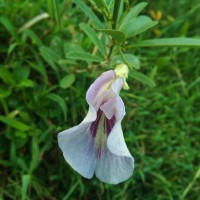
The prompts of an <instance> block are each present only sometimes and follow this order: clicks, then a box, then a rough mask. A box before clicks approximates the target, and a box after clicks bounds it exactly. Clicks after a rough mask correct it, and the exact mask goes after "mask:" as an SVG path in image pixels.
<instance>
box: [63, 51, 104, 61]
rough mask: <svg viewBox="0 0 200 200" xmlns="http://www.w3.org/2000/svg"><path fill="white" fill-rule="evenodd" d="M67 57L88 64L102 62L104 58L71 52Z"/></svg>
mask: <svg viewBox="0 0 200 200" xmlns="http://www.w3.org/2000/svg"><path fill="white" fill-rule="evenodd" d="M66 57H67V58H69V59H75V60H84V61H88V62H101V61H102V58H101V57H99V56H93V55H91V54H90V53H87V52H78V51H76V52H69V53H67V54H66Z"/></svg>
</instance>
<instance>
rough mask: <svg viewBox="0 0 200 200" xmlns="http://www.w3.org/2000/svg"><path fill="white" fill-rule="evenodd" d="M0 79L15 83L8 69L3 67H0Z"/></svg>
mask: <svg viewBox="0 0 200 200" xmlns="http://www.w3.org/2000/svg"><path fill="white" fill-rule="evenodd" d="M0 79H2V80H3V82H4V83H7V84H11V85H13V84H15V81H14V79H13V76H12V74H11V73H10V71H9V70H8V69H6V68H3V67H0Z"/></svg>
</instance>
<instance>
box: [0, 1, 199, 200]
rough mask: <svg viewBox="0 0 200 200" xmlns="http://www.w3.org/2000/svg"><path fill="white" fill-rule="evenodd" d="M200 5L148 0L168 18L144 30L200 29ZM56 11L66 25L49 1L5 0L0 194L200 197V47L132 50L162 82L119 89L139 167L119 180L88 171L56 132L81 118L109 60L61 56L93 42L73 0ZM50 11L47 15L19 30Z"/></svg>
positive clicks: (174, 33) (114, 199) (0, 53)
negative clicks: (65, 152) (79, 167)
mask: <svg viewBox="0 0 200 200" xmlns="http://www.w3.org/2000/svg"><path fill="white" fill-rule="evenodd" d="M199 9H200V3H199V1H197V0H191V1H186V0H177V1H172V0H169V1H150V2H149V5H148V6H147V8H146V9H145V11H144V12H145V13H146V14H150V13H152V11H154V12H156V11H158V10H160V11H161V12H162V17H161V19H160V20H159V25H157V26H156V28H154V29H153V30H150V31H148V32H146V33H144V34H142V35H140V36H139V38H138V39H142V38H144V39H149V38H160V37H199V35H200V28H199V22H200V13H199ZM58 10H59V18H60V22H61V30H60V28H59V24H58V23H57V19H56V16H55V10H54V5H53V3H52V1H50V0H49V1H46V0H38V1H31V0H24V1H21V0H15V1H13V0H0V24H1V25H0V200H4V199H5V200H7V199H16V200H18V199H23V200H25V199H30V200H32V199H38V200H39V199H41V200H43V199H44V200H46V199H47V200H56V199H63V200H66V199H72V200H76V199H83V200H91V199H108V200H118V199H119V200H121V199H122V200H132V199H135V200H143V199H144V200H146V199H147V200H155V199H159V200H168V199H170V200H173V199H175V200H176V199H189V200H198V199H200V180H199V177H200V165H199V164H200V153H199V152H200V151H199V150H200V136H199V134H200V114H199V111H200V65H199V63H200V49H198V48H196V49H190V48H164V47H163V48H141V49H140V48H138V49H129V52H131V53H133V54H135V55H136V56H138V57H139V58H140V61H141V71H142V72H143V73H145V74H146V75H148V76H150V77H151V78H152V79H153V80H154V81H155V82H156V85H157V86H156V87H155V88H150V87H148V86H146V85H142V84H141V83H140V82H138V81H135V80H132V79H131V78H129V79H128V83H129V87H130V90H128V91H122V92H121V96H122V98H123V100H124V102H125V106H126V113H127V114H126V117H125V119H124V120H123V122H122V126H123V130H124V136H125V140H126V143H127V145H128V147H129V150H130V152H131V154H132V155H133V156H134V158H135V171H134V174H133V176H132V177H131V178H130V179H129V180H128V181H126V182H124V183H121V184H119V185H109V184H104V183H101V182H100V181H99V180H97V179H96V178H93V179H92V180H87V179H84V178H82V177H81V176H80V175H79V174H77V173H76V172H75V171H74V170H73V169H71V168H70V166H69V165H68V164H67V163H66V162H65V161H64V159H63V156H62V154H61V151H60V150H59V148H58V144H57V133H58V132H59V131H61V130H63V129H67V128H69V127H71V126H74V125H77V124H78V123H79V122H81V120H82V119H83V118H84V116H85V114H86V112H87V108H88V105H87V104H86V100H85V93H86V91H87V89H88V87H89V85H90V84H91V83H92V82H93V81H94V80H95V78H96V77H97V76H99V75H100V74H101V73H102V72H103V71H105V70H108V69H109V68H108V67H106V66H104V67H100V66H97V65H95V66H93V65H88V64H87V63H85V62H82V61H81V62H80V61H73V60H69V61H68V62H66V63H60V62H59V60H60V59H62V58H63V57H64V55H63V50H64V52H67V51H68V50H69V49H77V48H80V46H81V47H82V48H83V49H85V50H87V51H91V50H92V49H93V48H94V46H93V44H92V43H91V41H90V39H89V38H87V36H86V35H85V34H84V33H83V32H82V31H81V29H80V27H79V23H81V22H85V23H87V22H88V18H87V17H86V16H85V15H84V14H83V13H82V12H81V10H80V9H78V8H77V7H76V6H75V4H73V3H72V2H71V1H70V0H68V1H59V2H58ZM43 13H48V15H49V17H48V18H44V19H43V20H41V21H39V22H37V23H35V24H34V25H32V26H31V27H30V28H29V29H26V30H25V29H23V28H22V30H20V28H21V27H23V25H24V24H26V23H27V22H28V21H29V20H32V19H33V18H34V17H36V16H39V15H41V14H43ZM134 41H135V40H133V41H132V42H134ZM77 45H79V47H78V46H77ZM67 75H70V76H69V77H68V79H69V80H70V81H71V82H70V81H69V82H68V83H67V84H68V87H67V88H66V89H63V88H62V87H61V85H60V81H61V80H62V78H63V77H65V76H67ZM77 148H78V147H77Z"/></svg>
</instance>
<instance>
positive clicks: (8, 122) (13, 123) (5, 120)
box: [0, 115, 30, 131]
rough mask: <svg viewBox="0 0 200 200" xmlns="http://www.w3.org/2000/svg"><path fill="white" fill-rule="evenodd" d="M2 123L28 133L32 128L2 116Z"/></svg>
mask: <svg viewBox="0 0 200 200" xmlns="http://www.w3.org/2000/svg"><path fill="white" fill-rule="evenodd" d="M0 121H1V122H3V123H4V124H6V125H8V126H10V127H12V128H15V129H18V130H21V131H28V130H29V129H30V126H28V125H26V124H24V123H22V122H20V121H19V120H17V119H14V118H9V117H5V116H3V115H0Z"/></svg>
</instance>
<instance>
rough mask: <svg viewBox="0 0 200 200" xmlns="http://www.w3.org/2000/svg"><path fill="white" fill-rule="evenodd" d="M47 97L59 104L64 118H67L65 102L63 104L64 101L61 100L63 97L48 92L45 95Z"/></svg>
mask: <svg viewBox="0 0 200 200" xmlns="http://www.w3.org/2000/svg"><path fill="white" fill-rule="evenodd" d="M47 98H49V99H50V100H52V101H55V102H56V103H58V105H59V106H60V108H61V110H62V112H63V115H64V119H65V120H66V118H67V107H66V104H65V101H64V100H63V98H62V97H60V96H58V95H57V94H53V93H49V94H48V95H47Z"/></svg>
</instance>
